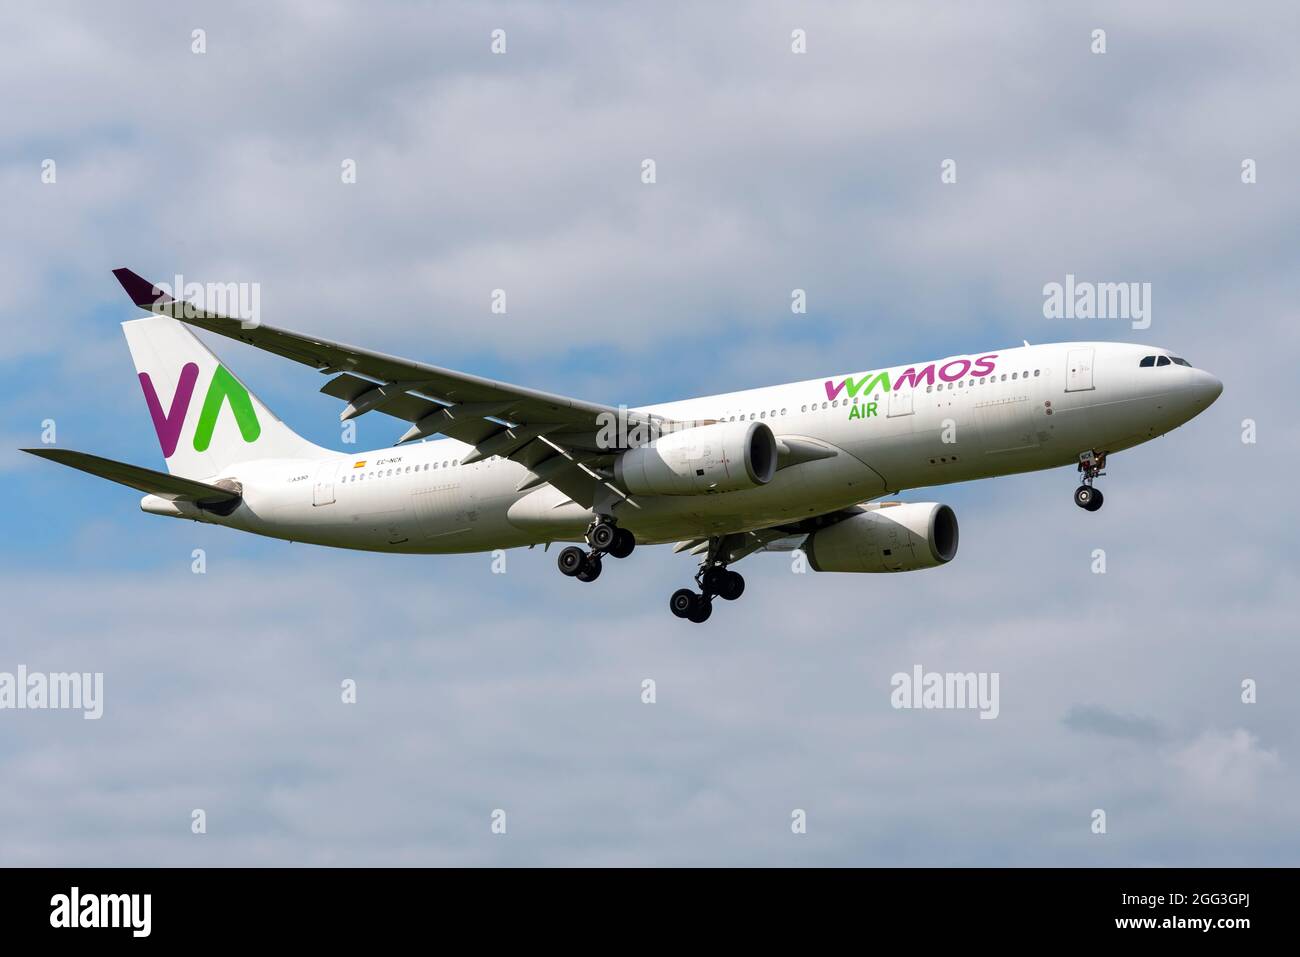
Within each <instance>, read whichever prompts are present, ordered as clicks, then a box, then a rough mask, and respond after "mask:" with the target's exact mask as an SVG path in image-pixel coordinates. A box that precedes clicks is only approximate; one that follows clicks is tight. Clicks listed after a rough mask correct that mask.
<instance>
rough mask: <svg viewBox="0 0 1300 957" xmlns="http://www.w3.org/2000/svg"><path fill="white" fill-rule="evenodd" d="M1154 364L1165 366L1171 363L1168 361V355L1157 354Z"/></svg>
mask: <svg viewBox="0 0 1300 957" xmlns="http://www.w3.org/2000/svg"><path fill="white" fill-rule="evenodd" d="M1156 365H1158V366H1167V365H1172V363H1171V362H1170V361H1169V357H1168V356H1159V357H1158V358H1157V359H1156Z"/></svg>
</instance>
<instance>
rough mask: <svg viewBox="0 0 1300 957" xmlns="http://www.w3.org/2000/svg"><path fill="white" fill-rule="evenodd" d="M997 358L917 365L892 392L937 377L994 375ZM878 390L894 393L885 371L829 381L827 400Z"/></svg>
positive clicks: (946, 379)
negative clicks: (841, 395) (842, 395)
mask: <svg viewBox="0 0 1300 957" xmlns="http://www.w3.org/2000/svg"><path fill="white" fill-rule="evenodd" d="M997 357H998V354H997V353H996V352H991V353H989V354H988V355H984V356H980V357H979V358H977V359H952V360H950V361H948V362H945V363H943V364H942V365H940V364H939V363H937V362H931V363H930V364H929V365H928V366H922V367H921V368H920V369H917V368H916V367H915V366H912V367H910V368H908V369H907V370H906V371H904V372H903V373H901V374H900V375H899V377H898V379H897V380H895V381H894V384H893V389H892V391H894V392H897V391H898V390H899V389H901V388H903V386H905V385H910V386H911V387H912V388H914V389H915V388H917V387H918V386H920V385H923V384H926V385H934V384H935V377H936V375H937V376H938V381H940V382H956V381H957V380H958V379H961V378H963V377H964V376H968V375H969V376H987V375H991V374H992V373H993V370H994V369H995V368H997V366H996V364H995V363H994V362H993V360H994V359H996V358H997ZM877 388H880V389H882V390H884V391H885V392H889V391H891V389H890V379H889V373H888V372H887V371H886V372H866V373H863V375H862V378H860V379H854V378H853V377H852V376H848V377H846V378H844V379H841V380H840V381H839V382H836V381H835V380H834V379H827V380H826V398H827V399H837V398H839V396H840V393H841V392H847V393H848V395H847V398H850V399H853V398H857V396H858V393H860V392H861V393H864V394H865V395H870V394H871V393H873V392H874V391H876V389H877Z"/></svg>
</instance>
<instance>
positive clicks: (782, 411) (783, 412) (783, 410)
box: [781, 399, 857, 415]
mask: <svg viewBox="0 0 1300 957" xmlns="http://www.w3.org/2000/svg"><path fill="white" fill-rule="evenodd" d="M854 404H855V405H856V404H857V400H856V399H855V400H854ZM781 414H782V415H785V409H782V410H781Z"/></svg>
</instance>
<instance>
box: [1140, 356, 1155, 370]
mask: <svg viewBox="0 0 1300 957" xmlns="http://www.w3.org/2000/svg"><path fill="white" fill-rule="evenodd" d="M1155 364H1156V357H1155V356H1143V357H1142V361H1141V362H1139V363H1138V365H1139V366H1141V367H1142V368H1143V369H1148V368H1150V367H1151V366H1153V365H1155Z"/></svg>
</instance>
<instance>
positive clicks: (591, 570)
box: [573, 555, 601, 582]
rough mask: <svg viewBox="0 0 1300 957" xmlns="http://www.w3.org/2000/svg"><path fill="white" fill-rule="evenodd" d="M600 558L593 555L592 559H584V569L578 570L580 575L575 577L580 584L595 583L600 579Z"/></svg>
mask: <svg viewBox="0 0 1300 957" xmlns="http://www.w3.org/2000/svg"><path fill="white" fill-rule="evenodd" d="M600 570H601V564H600V556H599V555H593V556H591V557H590V558H587V557H585V556H584V557H583V562H582V567H581V568H580V569H578V574H576V575H574V576H573V577H574V578H576V579H578V581H580V582H594V581H595V580H596V579H597V578H599V577H600Z"/></svg>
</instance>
